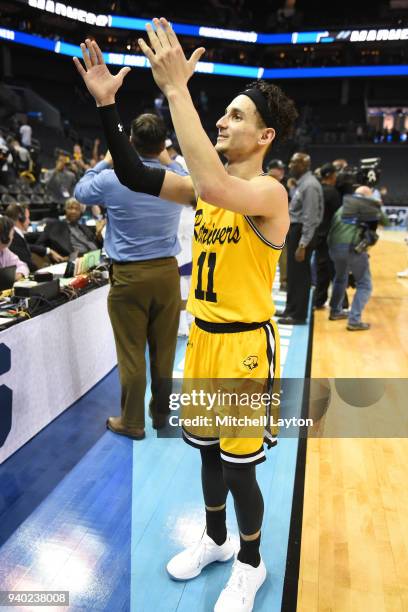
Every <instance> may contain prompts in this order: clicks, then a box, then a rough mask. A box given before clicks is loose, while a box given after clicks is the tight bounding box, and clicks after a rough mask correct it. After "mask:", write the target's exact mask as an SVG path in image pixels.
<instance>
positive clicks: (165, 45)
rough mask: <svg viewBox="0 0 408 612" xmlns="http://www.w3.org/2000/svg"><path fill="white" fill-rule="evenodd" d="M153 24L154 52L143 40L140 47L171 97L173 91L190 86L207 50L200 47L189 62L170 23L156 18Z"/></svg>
mask: <svg viewBox="0 0 408 612" xmlns="http://www.w3.org/2000/svg"><path fill="white" fill-rule="evenodd" d="M153 23H154V26H155V28H156V29H155V30H154V29H153V28H152V26H151V25H150V23H148V24H147V25H146V31H147V35H148V36H149V41H150V44H151V47H152V48H150V47H149V46H148V45H147V44H146V43H145V41H144V40H143V39H141V38H140V39H139V40H138V43H139V46H140V48H141V50H142V51H143V53H144V54H145V56H146V57H147V59H148V60H149V62H150V64H151V67H152V72H153V78H154V80H155V81H156V83H157V85H158V86H159V87H160V89H161V90H162V92H163V93H164V95H165V96H168V95H169V94H170V93H171V92H172V91H174V90H178V89H183V88H185V87H186V86H187V83H188V81H189V79H190V78H191V76H192V75H193V73H194V70H195V67H196V65H197V62H198V61H199V59H200V57H201V56H202V55H203V53H204V52H205V49H204V47H199V48H198V49H196V50H195V51H194V52H193V53H192V55H191V57H190V59H189V60H188V59H187V58H186V56H185V55H184V51H183V49H182V48H181V45H180V43H179V41H178V38H177V36H176V35H175V33H174V30H173V28H172V27H171V25H170V24H169V22H168V21H167V19H165V18H164V17H161V18H160V19H157V17H155V18H154V19H153Z"/></svg>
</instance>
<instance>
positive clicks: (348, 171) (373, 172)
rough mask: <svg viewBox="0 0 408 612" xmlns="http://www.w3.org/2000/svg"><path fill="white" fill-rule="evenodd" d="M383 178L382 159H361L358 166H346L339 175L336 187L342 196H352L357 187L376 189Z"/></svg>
mask: <svg viewBox="0 0 408 612" xmlns="http://www.w3.org/2000/svg"><path fill="white" fill-rule="evenodd" d="M380 176H381V157H368V158H364V159H360V162H359V164H358V166H345V167H344V168H342V169H341V170H340V172H339V173H338V174H337V181H336V187H337V189H338V190H339V191H340V193H341V194H342V195H346V194H351V193H353V191H354V190H355V188H356V187H359V186H360V185H366V186H367V187H371V188H373V187H375V186H376V185H377V184H378V182H379V180H380Z"/></svg>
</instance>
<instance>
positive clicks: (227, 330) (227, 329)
mask: <svg viewBox="0 0 408 612" xmlns="http://www.w3.org/2000/svg"><path fill="white" fill-rule="evenodd" d="M194 322H195V324H196V325H197V327H199V328H200V329H202V330H204V331H206V332H210V334H234V333H238V332H245V331H252V330H253V329H259V328H260V327H263V326H264V325H266V324H267V323H269V321H262V323H210V321H203V320H202V319H198V318H197V317H196V318H195V319H194Z"/></svg>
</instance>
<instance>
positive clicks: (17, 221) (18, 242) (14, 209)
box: [6, 202, 65, 272]
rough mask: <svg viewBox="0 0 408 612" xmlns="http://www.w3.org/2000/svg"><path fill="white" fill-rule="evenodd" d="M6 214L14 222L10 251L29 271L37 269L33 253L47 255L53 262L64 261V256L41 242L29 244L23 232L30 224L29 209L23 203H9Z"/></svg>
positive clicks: (41, 255) (25, 231)
mask: <svg viewBox="0 0 408 612" xmlns="http://www.w3.org/2000/svg"><path fill="white" fill-rule="evenodd" d="M6 216H7V217H10V219H11V220H12V221H13V222H14V237H13V241H12V243H11V244H10V251H12V252H13V253H15V254H16V255H17V256H18V257H19V259H20V260H21V261H23V262H24V263H25V264H27V266H28V268H29V270H30V272H35V271H36V270H38V266H37V265H36V264H35V263H34V261H33V258H32V254H33V253H35V254H36V255H39V256H40V257H45V256H48V257H49V258H50V259H51V261H52V262H53V263H59V262H61V261H65V259H64V257H62V256H61V255H60V254H59V253H57V251H54V250H53V249H50V248H49V247H45V246H42V245H41V244H29V242H28V241H27V239H26V237H25V234H26V233H27V230H28V228H29V225H30V210H29V208H28V207H27V206H26V205H25V204H18V203H17V202H13V204H9V205H8V206H7V209H6Z"/></svg>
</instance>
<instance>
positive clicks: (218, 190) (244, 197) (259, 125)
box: [74, 18, 297, 612]
mask: <svg viewBox="0 0 408 612" xmlns="http://www.w3.org/2000/svg"><path fill="white" fill-rule="evenodd" d="M153 22H154V26H155V28H153V27H152V26H151V25H150V24H148V25H147V26H146V29H147V33H148V36H149V40H150V43H151V47H152V48H150V47H148V46H147V44H146V43H145V42H144V41H142V40H139V45H140V47H141V49H142V51H143V52H144V54H145V55H146V57H147V58H148V59H149V61H150V63H151V66H152V72H153V77H154V79H155V81H156V83H157V85H158V86H159V87H160V89H161V90H162V92H163V93H164V95H165V96H166V98H167V100H168V103H169V108H170V111H171V116H172V120H173V124H174V127H175V130H176V134H177V139H178V142H179V145H180V147H181V150H182V153H183V156H184V158H185V159H186V162H187V166H188V169H189V172H190V176H186V177H180V176H176V175H173V174H172V173H168V172H165V171H164V170H163V171H162V170H156V169H154V170H152V169H151V168H147V167H144V166H143V164H142V163H141V161H140V159H139V158H138V156H137V153H136V151H134V150H133V149H132V148H131V147H130V146H129V143H128V140H127V138H126V136H125V134H124V131H123V127H122V124H121V121H120V118H119V115H118V113H117V111H116V107H115V94H116V92H117V90H118V89H119V87H120V86H121V84H122V82H123V78H124V76H125V75H126V74H127V72H128V71H129V68H122V69H121V70H120V72H119V73H118V74H117V75H116V76H113V75H111V74H110V72H109V70H108V69H107V67H106V65H105V64H104V61H103V57H102V53H101V51H100V49H99V47H98V45H97V44H96V43H95V42H94V41H93V42H91V41H90V40H87V41H86V45H85V44H82V45H81V48H82V54H83V59H84V63H85V69H84V68H83V66H82V64H81V63H80V61H79V60H78V59H77V58H75V59H74V61H75V63H76V66H77V69H78V71H79V73H80V74H81V76H82V77H83V79H84V81H85V84H86V86H87V88H88V90H89V91H90V93H91V94H92V95H93V97H94V98H95V100H96V103H97V106H98V107H99V111H100V116H101V120H102V123H103V126H104V129H105V134H106V137H107V141H108V146H109V150H110V152H111V154H112V157H113V159H114V165H115V172H116V173H117V176H118V178H119V180H120V181H121V182H123V183H124V184H125V185H126V186H128V187H130V188H131V189H134V190H136V191H145V192H146V193H150V194H152V195H159V196H160V197H162V198H165V199H169V200H174V201H176V202H179V203H185V204H188V203H190V202H191V201H192V199H193V198H194V197H195V194H196V195H197V197H198V200H197V212H196V220H195V229H194V241H193V270H192V284H191V291H190V296H189V300H188V305H187V308H188V310H189V311H190V312H191V313H192V314H193V315H194V316H195V322H194V323H193V325H192V329H191V332H190V336H189V342H188V346H187V349H186V360H185V372H184V376H185V377H186V378H187V379H194V378H195V379H197V378H198V379H199V378H206V379H217V378H230V379H243V380H244V379H246V378H250V377H254V376H256V377H257V378H258V379H265V380H267V379H269V380H270V379H271V378H272V377H274V376H275V374H277V373H278V372H279V364H278V361H279V356H278V344H279V341H278V334H277V329H276V326H275V323H274V322H273V321H272V320H271V317H272V315H273V313H274V304H273V301H272V296H271V292H272V283H273V279H274V274H275V269H276V265H277V262H278V259H279V255H280V252H281V249H282V247H283V245H284V242H285V237H286V233H287V230H288V227H289V216H288V200H287V194H286V190H285V188H284V187H283V186H282V185H281V184H280V183H279V182H278V181H277V180H275V179H273V178H271V177H270V176H266V175H265V174H264V173H263V171H262V164H263V159H264V157H265V154H266V152H267V151H268V149H269V147H270V146H271V144H272V142H273V141H275V140H276V139H277V138H284V137H285V136H287V135H288V134H289V133H290V131H291V129H292V127H293V123H294V120H295V119H296V116H297V113H296V110H295V108H294V105H293V102H292V101H291V100H289V99H288V98H287V97H286V96H285V95H284V93H283V92H282V91H281V90H280V89H279V88H278V87H276V86H274V85H272V84H267V83H265V82H262V81H258V82H256V83H253V84H251V85H250V86H249V88H248V89H246V90H245V91H243V92H241V93H240V94H239V95H238V96H237V97H235V98H234V99H233V100H232V102H231V103H230V104H229V105H228V107H227V109H226V111H225V113H224V115H223V116H222V117H221V119H219V121H218V122H217V127H218V131H219V136H218V139H217V144H216V147H215V148H214V147H213V146H212V144H211V142H210V140H209V139H208V137H207V136H206V134H205V132H204V129H203V127H202V125H201V122H200V119H199V116H198V114H197V112H196V110H195V108H194V105H193V102H192V99H191V96H190V93H189V90H188V87H187V83H188V81H189V79H190V77H191V76H192V74H193V72H194V69H195V66H196V64H197V62H198V60H199V58H200V57H201V55H202V54H203V52H204V49H203V48H200V49H197V50H196V51H194V53H193V54H192V56H191V58H190V59H189V60H187V59H186V57H185V56H184V53H183V51H182V48H181V46H180V44H179V42H178V40H177V37H176V35H175V33H174V32H173V30H172V28H171V26H170V24H169V23H168V22H167V21H166V20H165V19H164V18H162V19H160V20H158V19H154V20H153ZM219 153H222V154H223V155H224V156H225V158H226V159H227V164H226V166H225V167H224V166H223V164H222V163H221V161H220V159H219V156H218V154H219ZM222 433H223V432H222V431H219V430H218V431H217V430H214V431H212V432H211V435H208V436H207V437H202V436H196V435H194V432H193V431H191V430H190V428H184V430H183V436H184V439H185V441H186V442H188V443H189V444H191V445H192V446H194V447H196V448H198V449H199V450H200V452H201V458H202V486H203V494H204V501H205V507H206V526H207V530H206V534H205V536H204V537H203V539H202V540H201V542H200V543H199V544H198V545H196V546H193V547H191V548H188V549H186V550H184V551H183V552H181V553H180V554H178V555H177V556H176V557H174V558H173V559H171V561H170V562H169V563H168V566H167V570H168V572H169V574H170V576H171V577H172V578H174V579H176V580H189V579H191V578H194V577H196V576H198V575H199V574H200V573H201V571H202V570H203V569H204V567H205V566H207V565H208V564H210V563H213V562H216V561H227V560H229V559H230V558H231V557H232V556H233V554H234V551H233V548H232V546H231V543H230V540H229V538H228V536H227V530H226V523H225V516H226V513H225V507H226V499H227V494H228V491H230V492H231V494H232V496H233V499H234V505H235V510H236V516H237V521H238V526H239V531H240V550H239V552H238V556H237V559H236V561H235V563H234V565H233V568H232V574H231V577H230V579H229V581H228V583H227V585H226V587H225V589H224V590H223V591H222V593H221V594H220V597H219V598H218V601H217V603H216V605H215V611H216V612H250V611H251V610H252V609H253V606H254V600H255V596H256V593H257V591H258V589H259V588H260V587H261V585H262V584H263V582H264V580H265V577H266V568H265V565H264V563H263V561H262V559H261V556H260V553H259V547H260V538H261V525H262V518H263V498H262V494H261V491H260V489H259V486H258V483H257V480H256V471H255V470H256V468H255V466H256V464H258V463H260V462H262V461H264V460H265V453H264V438H263V431H262V432H261V431H259V434H258V436H257V437H252V438H239V437H238V438H237V437H235V438H234V437H225V436H224V437H223V435H222Z"/></svg>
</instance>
